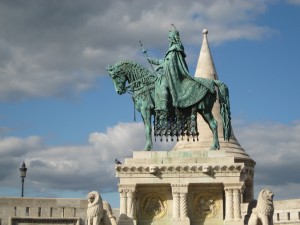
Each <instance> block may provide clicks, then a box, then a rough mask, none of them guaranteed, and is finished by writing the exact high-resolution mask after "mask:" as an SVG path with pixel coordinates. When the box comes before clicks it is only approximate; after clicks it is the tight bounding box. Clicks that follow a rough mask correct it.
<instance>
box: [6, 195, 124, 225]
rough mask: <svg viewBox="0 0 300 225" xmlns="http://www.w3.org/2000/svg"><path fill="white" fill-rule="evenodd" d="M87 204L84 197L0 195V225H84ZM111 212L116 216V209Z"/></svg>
mask: <svg viewBox="0 0 300 225" xmlns="http://www.w3.org/2000/svg"><path fill="white" fill-rule="evenodd" d="M87 204H88V202H87V200H86V199H66V198H11V197H0V225H10V224H12V225H14V224H16V225H17V224H18V223H28V224H33V223H35V224H49V223H50V224H51V223H52V224H54V223H55V224H74V225H75V224H77V225H85V224H87V223H86V209H87ZM113 213H114V215H115V216H116V217H118V214H119V211H118V210H113Z"/></svg>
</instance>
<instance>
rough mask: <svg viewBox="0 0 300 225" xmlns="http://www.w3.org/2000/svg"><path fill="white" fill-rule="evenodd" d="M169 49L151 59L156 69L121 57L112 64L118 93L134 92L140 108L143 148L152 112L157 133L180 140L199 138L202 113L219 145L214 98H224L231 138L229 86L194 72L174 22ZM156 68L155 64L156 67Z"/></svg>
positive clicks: (221, 100)
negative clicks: (143, 137)
mask: <svg viewBox="0 0 300 225" xmlns="http://www.w3.org/2000/svg"><path fill="white" fill-rule="evenodd" d="M168 40H169V49H168V51H167V53H166V54H165V57H164V58H163V59H152V58H149V57H148V55H147V52H146V51H145V50H144V49H143V48H142V49H143V53H145V55H146V57H147V60H148V62H149V63H150V64H151V66H152V65H156V66H157V67H156V68H155V70H154V71H150V70H148V69H147V68H145V67H143V66H141V65H139V64H137V63H135V62H132V61H127V60H126V61H120V62H117V63H116V64H114V65H109V66H107V68H106V70H107V71H108V73H109V75H110V77H111V78H112V80H113V83H114V86H115V89H116V92H117V93H118V94H120V95H121V94H124V93H126V92H129V93H131V94H132V98H133V101H134V105H135V108H136V109H137V111H138V112H140V113H141V115H142V118H143V122H144V127H145V136H146V145H145V148H144V150H147V151H150V150H151V149H152V145H153V144H152V125H151V124H152V116H154V119H153V130H154V136H155V139H156V137H160V139H161V140H162V139H163V137H165V138H166V140H167V141H168V138H171V140H173V138H174V137H176V139H177V140H178V139H179V137H183V136H187V138H188V140H189V138H192V139H193V140H194V141H195V139H198V135H199V133H198V129H197V113H199V114H201V115H202V117H203V118H204V120H205V121H206V123H207V124H208V125H209V127H210V129H211V131H212V133H213V141H212V144H211V146H210V149H211V150H218V149H220V144H219V139H218V124H217V121H216V119H215V118H214V116H213V114H212V108H213V105H214V102H215V101H216V99H217V96H218V100H219V103H220V106H221V107H220V113H221V116H222V123H223V128H224V129H223V133H224V139H225V140H227V141H229V139H230V137H231V130H232V129H231V117H230V105H229V91H228V88H227V86H226V85H225V84H224V83H223V82H221V81H219V80H210V79H205V78H199V77H197V78H196V77H191V76H190V74H189V71H188V66H187V63H186V61H185V57H186V55H185V52H184V47H183V45H182V43H181V40H180V35H179V32H178V30H177V29H176V28H175V26H174V25H172V29H171V30H170V31H169V36H168ZM140 44H141V46H142V43H141V42H140ZM152 68H153V66H152Z"/></svg>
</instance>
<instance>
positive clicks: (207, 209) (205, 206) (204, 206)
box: [193, 194, 221, 219]
mask: <svg viewBox="0 0 300 225" xmlns="http://www.w3.org/2000/svg"><path fill="white" fill-rule="evenodd" d="M220 205H221V202H220V200H218V199H215V197H214V196H203V195H202V194H199V195H196V196H195V197H194V201H193V208H194V216H195V217H196V218H198V219H206V218H213V217H215V216H216V215H217V214H218V213H219V211H220Z"/></svg>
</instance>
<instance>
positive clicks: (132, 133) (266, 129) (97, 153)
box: [0, 121, 300, 199]
mask: <svg viewBox="0 0 300 225" xmlns="http://www.w3.org/2000/svg"><path fill="white" fill-rule="evenodd" d="M299 133H300V122H299V121H295V122H294V123H292V124H289V125H285V124H280V123H260V124H259V123H257V124H256V123H255V124H245V123H239V124H238V123H236V127H235V136H236V137H237V139H238V140H239V142H240V143H241V145H242V147H243V148H244V149H245V150H246V152H247V153H248V154H249V155H250V156H251V157H252V159H254V160H255V161H256V166H255V176H254V177H255V191H256V193H257V194H258V192H259V191H260V190H261V189H262V188H265V187H267V188H270V189H271V190H273V191H274V193H275V196H276V198H277V199H284V198H292V197H297V194H299V193H298V192H297V190H299V188H300V178H299V176H298V174H297V172H296V171H298V170H300V166H299V162H298V161H299V158H300V153H299V149H300V141H299ZM144 140H145V139H144V134H143V124H142V123H120V124H118V125H115V126H113V127H110V128H108V129H107V131H106V132H105V133H91V134H90V136H89V140H88V141H89V143H88V144H86V145H82V146H75V145H74V146H72V145H68V146H47V145H45V144H44V143H43V141H42V138H40V137H28V138H24V139H22V138H16V137H7V138H4V139H1V140H0V156H1V157H0V158H1V163H0V166H1V168H0V171H2V172H1V173H0V184H1V187H3V188H7V187H10V186H16V185H17V184H16V182H18V181H19V180H18V179H12V177H13V176H16V174H17V173H18V172H17V171H18V168H19V166H20V163H21V162H22V160H23V159H24V160H25V162H26V165H27V167H28V172H27V178H26V180H27V181H26V182H27V183H26V185H27V188H28V189H32V190H35V195H36V196H44V195H45V194H46V193H48V194H49V193H52V194H53V195H55V194H54V193H55V192H56V193H58V192H62V191H73V192H76V191H77V192H78V191H80V192H83V193H87V192H88V191H90V190H98V191H100V192H102V193H104V192H111V191H116V190H117V182H118V178H116V177H115V170H114V160H115V158H118V159H119V160H120V161H121V162H124V159H125V158H131V157H132V151H133V150H136V151H137V150H140V149H142V148H143V145H144V142H145V141H144ZM174 144H175V143H166V142H162V143H161V142H157V143H155V147H154V148H155V149H160V150H170V149H172V147H173V146H174ZM4 171H5V173H4ZM288 188H291V190H289V189H288ZM287 190H289V191H287Z"/></svg>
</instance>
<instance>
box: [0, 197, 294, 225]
mask: <svg viewBox="0 0 300 225" xmlns="http://www.w3.org/2000/svg"><path fill="white" fill-rule="evenodd" d="M86 207H87V200H86V199H63V198H11V197H0V225H10V224H17V223H30V224H33V223H36V224H49V223H51V221H52V223H53V222H55V224H74V225H86ZM274 208H275V212H274V216H273V218H274V224H276V225H300V199H291V200H282V201H274ZM241 209H242V212H241V213H242V217H243V218H244V217H245V215H246V214H247V209H248V204H246V203H244V204H242V208H241ZM113 213H114V216H116V218H118V217H119V209H113Z"/></svg>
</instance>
